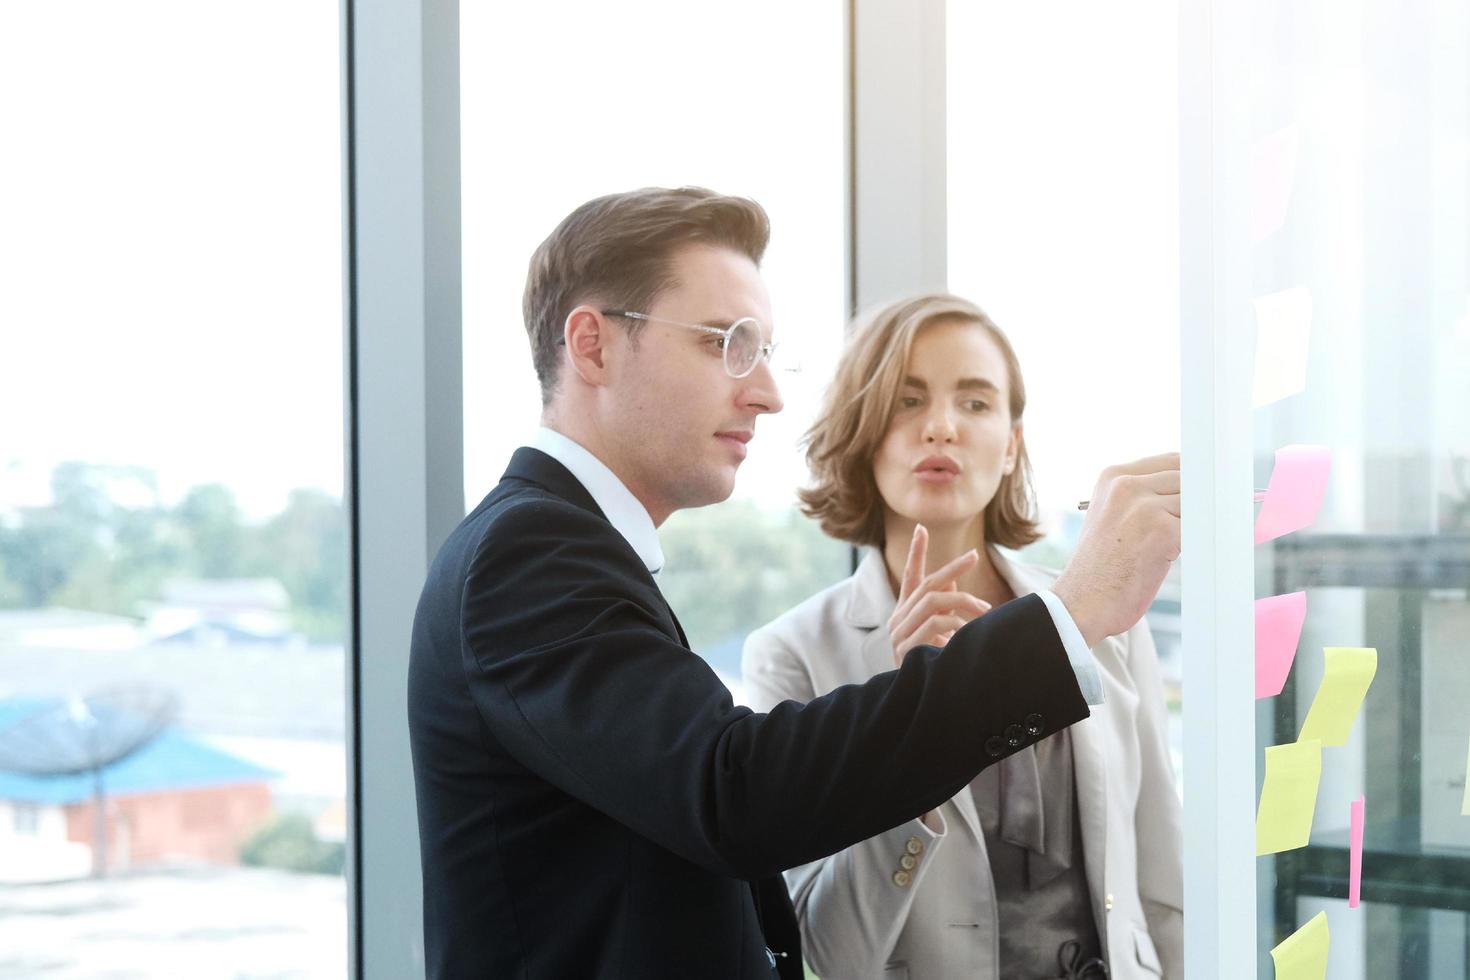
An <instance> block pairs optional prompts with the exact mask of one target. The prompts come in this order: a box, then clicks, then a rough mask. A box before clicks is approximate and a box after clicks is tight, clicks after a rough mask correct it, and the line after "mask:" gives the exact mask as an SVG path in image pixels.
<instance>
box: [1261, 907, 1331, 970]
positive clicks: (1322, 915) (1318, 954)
mask: <svg viewBox="0 0 1470 980" xmlns="http://www.w3.org/2000/svg"><path fill="white" fill-rule="evenodd" d="M1331 941H1332V933H1331V931H1330V930H1329V929H1328V928H1327V913H1326V912H1318V913H1317V914H1316V915H1314V916H1312V918H1311V920H1310V921H1308V922H1307V924H1306V925H1304V926H1302V927H1301V928H1300V929H1298V930H1297V931H1296V932H1294V933H1292V934H1291V935H1289V936H1287V937H1286V938H1285V939H1283V940H1281V945H1279V946H1277V947H1276V948H1275V949H1273V950H1271V959H1272V960H1273V961H1274V962H1275V963H1276V980H1326V978H1327V947H1328V944H1329V943H1330V942H1331Z"/></svg>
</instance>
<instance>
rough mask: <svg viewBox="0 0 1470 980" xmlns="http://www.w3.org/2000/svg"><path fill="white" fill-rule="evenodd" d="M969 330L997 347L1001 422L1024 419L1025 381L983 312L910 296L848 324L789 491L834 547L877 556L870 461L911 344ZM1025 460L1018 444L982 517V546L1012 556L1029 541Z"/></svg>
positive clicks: (1031, 511)
mask: <svg viewBox="0 0 1470 980" xmlns="http://www.w3.org/2000/svg"><path fill="white" fill-rule="evenodd" d="M955 321H958V322H961V323H973V324H975V325H976V326H978V327H980V328H982V329H984V330H985V332H986V333H988V334H989V335H990V337H991V338H992V339H993V340H994V341H995V343H996V346H998V347H999V348H1000V352H1001V356H1002V357H1003V358H1004V359H1005V362H1006V373H1007V374H1008V375H1009V376H1010V377H1009V378H1008V379H1007V382H1008V386H1009V388H1010V397H1009V408H1010V414H1011V423H1012V424H1013V425H1019V424H1020V422H1021V416H1022V415H1023V414H1024V413H1025V411H1026V382H1025V381H1024V380H1023V379H1022V378H1021V365H1020V362H1019V361H1017V360H1016V352H1015V350H1014V349H1012V347H1011V342H1010V341H1009V340H1007V339H1006V335H1005V334H1004V333H1002V332H1001V329H1000V327H997V326H996V325H995V322H994V321H992V320H991V319H990V317H988V316H986V315H985V311H984V310H982V309H980V307H978V306H976V305H975V304H974V303H971V302H970V301H969V300H966V299H961V298H960V297H958V296H949V295H945V294H942V293H935V294H929V295H925V296H915V297H913V298H911V299H906V300H901V301H899V302H897V303H893V304H891V305H889V306H886V307H884V308H882V309H880V310H878V311H876V312H874V313H870V314H868V315H867V316H862V317H859V318H858V319H856V320H854V321H853V323H852V324H851V325H850V326H849V328H848V339H847V345H846V347H845V348H844V349H843V351H842V358H841V360H840V361H839V362H838V365H837V375H836V377H834V378H833V379H832V384H831V385H830V386H829V387H828V388H827V394H826V397H825V398H824V399H823V402H822V409H821V411H820V413H819V414H818V415H817V420H816V421H815V422H813V423H812V427H811V428H810V429H809V430H807V434H806V440H805V441H806V461H807V465H808V466H809V467H810V468H811V474H812V481H813V482H812V485H811V486H809V487H805V488H803V489H802V490H800V491H799V492H798V496H799V497H800V498H801V509H802V511H803V512H804V513H805V514H806V515H807V516H808V517H814V518H816V519H817V521H818V522H819V523H820V524H821V526H822V530H823V531H825V532H826V533H827V534H829V535H831V536H832V537H834V538H839V539H841V540H843V541H850V542H852V543H853V544H856V545H874V546H876V547H879V548H881V547H883V544H884V542H883V534H884V530H883V529H884V522H883V517H884V510H883V498H882V496H881V495H880V494H879V493H878V481H877V480H876V479H875V478H874V476H873V458H874V457H875V456H876V455H877V453H878V446H879V445H880V444H881V443H882V442H883V437H884V436H885V435H887V433H888V423H889V421H890V420H891V419H892V418H893V412H894V409H895V407H896V406H897V404H898V395H899V389H900V388H902V387H903V379H904V371H905V368H907V366H908V362H909V352H910V351H912V350H913V346H914V338H915V337H917V336H918V335H919V332H920V331H922V330H923V329H925V328H926V327H929V326H932V325H933V324H936V323H940V322H955ZM1035 501H1036V498H1035V492H1034V491H1033V489H1032V486H1031V460H1030V459H1029V457H1027V455H1026V440H1025V437H1024V435H1023V436H1022V437H1021V438H1020V439H1019V449H1018V451H1017V454H1016V468H1015V469H1014V470H1013V471H1012V472H1010V473H1008V474H1006V475H1005V476H1003V477H1001V480H1000V486H999V487H998V488H997V489H996V491H995V497H994V498H993V499H992V500H991V501H990V504H989V506H987V507H986V508H985V540H986V541H987V542H989V543H991V544H998V545H1001V546H1002V547H1006V548H1020V547H1023V546H1025V545H1028V544H1030V543H1032V542H1033V541H1036V540H1038V539H1039V538H1040V537H1041V531H1040V529H1039V528H1038V527H1037V522H1036V502H1035Z"/></svg>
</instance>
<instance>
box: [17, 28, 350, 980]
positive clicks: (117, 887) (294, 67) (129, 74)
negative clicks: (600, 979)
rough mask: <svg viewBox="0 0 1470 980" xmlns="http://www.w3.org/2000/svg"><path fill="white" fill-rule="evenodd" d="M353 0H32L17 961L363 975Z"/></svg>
mask: <svg viewBox="0 0 1470 980" xmlns="http://www.w3.org/2000/svg"><path fill="white" fill-rule="evenodd" d="M338 47H339V37H338V6H337V4H335V3H312V4H299V3H281V2H268V3H265V4H255V5H251V6H248V7H240V6H238V5H233V6H225V5H222V4H199V3H175V2H154V0H145V2H141V3H129V4H109V3H96V2H69V3H62V4H39V5H37V4H30V5H25V4H7V5H5V6H4V7H3V9H0V90H3V91H4V92H6V93H7V95H6V96H5V97H4V98H3V99H0V128H3V130H4V132H5V134H6V146H7V151H6V153H5V154H4V158H3V160H0V215H4V218H3V225H4V229H5V230H4V234H3V235H0V324H4V336H5V348H4V355H3V358H0V364H3V367H0V375H3V383H0V419H4V422H3V424H0V428H3V432H4V435H3V438H0V907H3V909H4V911H3V914H0V974H3V975H5V976H25V977H37V978H45V977H53V976H54V977H58V978H60V977H84V976H85V977H93V976H103V975H106V976H118V977H124V976H127V977H140V976H190V977H224V976H240V975H245V974H249V975H253V976H266V975H270V976H302V977H305V976H312V977H318V976H319V977H341V976H344V975H345V972H346V969H347V913H346V895H345V887H344V881H343V877H342V870H343V859H344V846H345V838H346V834H347V829H348V826H349V819H348V815H347V808H346V799H345V797H346V766H345V753H344V748H343V739H344V718H345V706H344V686H345V685H344V672H343V641H344V632H345V628H346V627H345V623H346V615H347V588H348V584H347V540H346V533H345V524H344V520H343V513H342V490H343V486H342V445H343V439H342V382H341V378H342V340H341V338H342V310H341V295H342V288H341V236H342V230H341V206H340V200H341V178H340V129H339V58H338Z"/></svg>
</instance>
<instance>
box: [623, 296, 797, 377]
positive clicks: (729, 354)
mask: <svg viewBox="0 0 1470 980" xmlns="http://www.w3.org/2000/svg"><path fill="white" fill-rule="evenodd" d="M602 315H603V316H616V317H622V318H624V319H628V320H644V321H647V322H649V323H667V324H669V325H670V326H674V327H687V328H689V329H690V330H699V331H702V332H703V333H707V334H712V335H714V336H718V337H719V338H720V351H721V353H722V354H723V355H724V358H725V373H726V374H728V375H729V376H730V377H732V378H743V377H745V376H746V375H748V374H750V372H752V371H754V370H755V366H756V364H757V363H758V362H759V361H760V359H761V358H762V357H764V358H765V359H766V362H767V363H770V361H771V358H772V357H773V356H774V355H775V353H776V345H775V344H774V343H770V344H767V343H764V342H762V340H761V325H760V323H759V322H757V321H756V319H755V317H750V316H745V317H741V318H740V319H738V320H736V321H735V322H734V323H732V324H730V325H729V326H728V327H712V326H710V325H709V324H706V323H683V322H680V321H679V320H665V319H664V318H663V317H657V316H649V315H648V314H647V313H634V312H632V311H631V310H603V311H602ZM787 370H788V371H799V370H801V369H800V368H799V367H797V366H794V365H793V366H791V367H788V368H787Z"/></svg>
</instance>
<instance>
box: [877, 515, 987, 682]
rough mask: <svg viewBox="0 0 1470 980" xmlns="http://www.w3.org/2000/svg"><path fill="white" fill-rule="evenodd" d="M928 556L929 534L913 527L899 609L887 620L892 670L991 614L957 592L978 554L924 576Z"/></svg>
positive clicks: (984, 606) (982, 603)
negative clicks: (915, 652)
mask: <svg viewBox="0 0 1470 980" xmlns="http://www.w3.org/2000/svg"><path fill="white" fill-rule="evenodd" d="M928 553H929V532H928V531H927V530H925V529H924V525H922V524H918V525H915V527H914V537H913V540H912V541H911V542H909V559H908V564H907V565H906V566H905V567H904V570H903V581H902V582H901V583H899V592H898V607H897V608H896V609H894V610H893V615H892V616H890V617H889V619H888V635H889V637H890V638H891V639H892V641H893V665H894V666H895V667H901V666H903V658H904V655H905V654H907V653H908V652H909V651H910V650H912V649H913V648H914V647H916V646H919V645H921V644H925V643H927V644H930V645H931V646H936V647H942V646H944V645H945V644H946V643H948V642H949V638H950V637H951V636H954V633H955V630H957V629H959V628H960V627H961V626H963V625H965V624H966V623H968V622H969V621H970V620H972V619H975V618H977V617H979V616H983V615H984V614H985V613H986V612H988V611H989V610H990V603H988V602H986V601H985V600H983V599H977V598H976V597H975V596H972V595H970V593H968V592H961V591H959V584H958V583H959V577H960V576H961V575H963V574H965V573H966V572H968V571H969V570H970V569H972V568H974V567H975V565H976V564H978V563H979V561H980V555H979V553H978V552H975V551H973V550H971V551H967V552H965V553H964V554H963V555H960V556H959V557H958V558H956V559H955V560H954V561H952V562H950V563H949V564H947V565H945V566H944V567H943V568H941V569H938V570H937V571H935V572H934V573H932V574H930V575H925V574H924V564H925V562H926V560H927V558H928Z"/></svg>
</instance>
